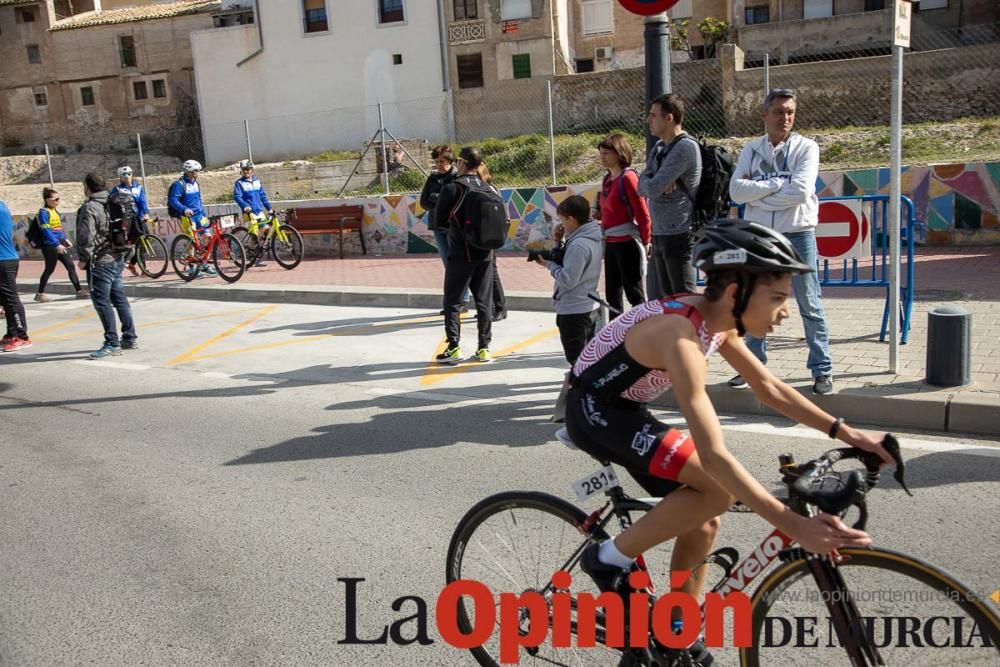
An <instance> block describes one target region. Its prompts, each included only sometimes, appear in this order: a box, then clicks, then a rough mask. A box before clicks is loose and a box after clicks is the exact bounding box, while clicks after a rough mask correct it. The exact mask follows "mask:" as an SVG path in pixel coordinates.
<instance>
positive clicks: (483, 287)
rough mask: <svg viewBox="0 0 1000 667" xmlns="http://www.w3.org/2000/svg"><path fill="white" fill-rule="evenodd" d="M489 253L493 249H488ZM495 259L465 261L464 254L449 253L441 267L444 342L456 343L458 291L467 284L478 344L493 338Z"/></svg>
mask: <svg viewBox="0 0 1000 667" xmlns="http://www.w3.org/2000/svg"><path fill="white" fill-rule="evenodd" d="M490 254H491V255H492V254H494V253H490ZM495 261H496V260H495V259H494V258H493V257H486V258H484V259H482V260H473V261H471V262H470V261H467V260H466V259H465V258H464V257H461V256H459V257H454V256H453V257H450V258H448V264H447V265H445V269H444V332H445V335H446V336H447V337H448V345H449V346H450V347H454V346H455V345H458V342H459V341H460V340H461V336H462V319H461V316H460V314H459V310H460V308H461V306H462V292H464V291H465V288H466V287H468V288H469V289H471V290H472V298H473V299H475V300H476V326H477V328H478V330H479V347H489V346H490V341H491V340H492V339H493V274H494V272H493V265H494V262H495Z"/></svg>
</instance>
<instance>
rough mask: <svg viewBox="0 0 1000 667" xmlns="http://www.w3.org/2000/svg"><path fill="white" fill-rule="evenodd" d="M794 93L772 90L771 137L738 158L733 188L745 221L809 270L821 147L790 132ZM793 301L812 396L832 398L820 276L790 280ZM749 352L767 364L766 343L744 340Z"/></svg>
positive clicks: (767, 108) (767, 110) (768, 108)
mask: <svg viewBox="0 0 1000 667" xmlns="http://www.w3.org/2000/svg"><path fill="white" fill-rule="evenodd" d="M795 110H796V99H795V92H794V91H791V90H787V89H778V90H772V91H770V92H769V93H768V95H767V97H766V98H765V100H764V113H763V116H764V127H765V129H766V130H767V134H766V135H764V136H763V137H761V138H759V139H755V140H753V141H751V142H750V143H749V144H747V145H746V146H744V147H743V150H742V151H741V152H740V158H739V161H738V162H737V163H736V169H735V171H734V172H733V177H732V180H731V181H730V184H729V194H730V196H731V197H732V199H733V202H734V203H735V204H737V205H738V204H745V205H746V211H745V212H744V214H743V218H744V219H745V220H752V221H753V222H757V223H760V224H762V225H765V226H767V227H770V228H772V229H774V230H777V231H779V232H781V233H782V234H784V235H785V236H787V237H788V240H789V241H791V243H792V245H793V246H795V249H796V250H797V251H798V253H799V255H800V256H801V257H802V261H803V262H805V263H806V264H809V265H814V264H815V263H816V256H817V252H816V225H817V224H818V223H819V218H818V212H819V199H818V198H817V197H816V177H817V175H818V173H819V146H817V145H816V142H815V141H813V140H812V139H806V138H805V137H803V136H802V135H799V134H796V133H794V132H792V126H793V125H794V124H795ZM792 288H793V290H794V292H795V300H796V301H797V302H798V306H799V314H801V316H802V323H803V324H804V325H805V334H806V343H807V344H808V346H809V360H808V362H807V363H806V366H807V367H808V368H809V370H810V371H811V372H812V377H813V393H814V394H830V393H832V392H833V360H832V359H831V358H830V332H829V329H828V327H827V323H826V313H825V311H824V310H823V297H822V294H821V291H820V285H819V274H818V273H815V272H814V273H807V274H802V275H796V276H794V277H793V278H792ZM746 343H747V347H749V348H750V350H751V351H752V352H753V353H754V354H755V355H756V356H757V358H758V359H760V360H761V362H763V363H767V344H766V339H764V338H754V337H753V336H749V335H748V336H747V337H746ZM729 386H731V387H733V388H736V389H742V388H744V387H746V386H747V383H746V381H745V380H744V379H743V378H742V377H740V376H739V375H737V376H736V377H734V378H733V379H732V380H730V381H729Z"/></svg>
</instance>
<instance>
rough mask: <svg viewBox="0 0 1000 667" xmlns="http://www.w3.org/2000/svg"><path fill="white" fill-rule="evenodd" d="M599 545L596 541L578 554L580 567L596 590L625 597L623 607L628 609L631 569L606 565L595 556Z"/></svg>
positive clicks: (630, 590)
mask: <svg viewBox="0 0 1000 667" xmlns="http://www.w3.org/2000/svg"><path fill="white" fill-rule="evenodd" d="M600 548H601V545H600V544H598V543H597V542H594V543H593V544H591V545H589V546H588V547H587V548H586V549H584V550H583V553H582V554H581V555H580V569H581V570H583V571H584V572H586V573H587V574H588V575H589V576H590V578H591V579H593V580H594V583H595V584H597V588H598V590H600V591H601V592H602V593H618V594H619V595H621V596H622V597H623V598H625V601H626V604H625V608H626V609H628V595H629V593H631V592H632V587H631V586H630V585H629V583H628V575H629V573H630V572H631V570H623V569H621V568H620V567H617V566H615V565H608V564H607V563H604V562H602V561H601V559H600V558H598V557H597V553H598V551H599V550H600Z"/></svg>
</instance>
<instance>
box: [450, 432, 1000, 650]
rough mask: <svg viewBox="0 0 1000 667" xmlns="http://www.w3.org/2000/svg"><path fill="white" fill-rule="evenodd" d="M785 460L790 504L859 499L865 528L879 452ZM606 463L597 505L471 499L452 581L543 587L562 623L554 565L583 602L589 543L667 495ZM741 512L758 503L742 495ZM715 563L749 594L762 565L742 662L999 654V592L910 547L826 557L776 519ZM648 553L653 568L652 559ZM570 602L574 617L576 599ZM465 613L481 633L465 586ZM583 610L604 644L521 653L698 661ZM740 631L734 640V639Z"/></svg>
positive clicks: (728, 587)
mask: <svg viewBox="0 0 1000 667" xmlns="http://www.w3.org/2000/svg"><path fill="white" fill-rule="evenodd" d="M566 444H570V446H572V445H571V443H566ZM885 447H886V449H887V450H888V451H889V452H890V453H891V454H892V456H893V458H894V459H895V461H896V470H895V473H894V476H895V478H896V480H897V481H898V482H899V483H900V485H901V486H902V487H903V489H904V490H906V485H905V482H904V463H903V459H902V456H901V455H900V451H899V444H898V443H897V442H896V440H895V438H893V437H892V436H887V438H886V441H885ZM847 459H859V460H860V461H861V462H862V463H863V464H864V466H865V470H866V471H865V473H862V472H861V471H860V470H852V471H847V472H838V471H835V470H834V469H833V466H834V464H836V463H837V462H838V461H843V460H847ZM779 461H780V467H779V473H780V475H781V479H782V482H783V484H784V486H785V488H786V489H787V498H786V499H785V500H784V502H786V503H787V505H788V506H789V507H790V508H791V509H792V510H794V511H795V512H797V513H799V514H801V515H803V516H813V515H815V514H816V513H817V512H819V511H824V512H829V513H831V514H837V515H840V516H842V517H843V516H845V515H846V514H847V513H848V511H850V510H852V508H855V507H856V508H858V510H859V512H860V516H859V517H858V520H857V522H856V523H855V527H857V528H861V529H863V528H864V526H865V524H866V522H867V519H868V509H867V503H866V494H867V492H868V491H869V490H871V489H872V488H874V487H875V486H876V484H877V483H878V480H879V467H880V459H879V458H878V456H876V455H874V454H871V453H868V452H864V451H862V450H859V449H855V448H841V449H834V450H830V451H828V452H826V453H825V454H823V455H822V456H820V457H819V458H817V459H815V460H813V461H809V462H807V463H804V464H796V463H795V461H794V460H793V458H792V456H791V455H790V454H785V455H782V456H781V457H779ZM601 464H602V466H603V467H602V468H601V470H599V471H598V472H597V473H595V474H593V475H590V476H588V477H587V478H585V479H584V480H581V481H580V482H578V483H577V485H575V486H577V488H578V495H581V496H587V495H589V496H593V495H595V494H596V495H601V494H603V495H605V496H606V497H607V501H606V502H605V503H604V505H603V506H602V507H601V508H600V509H598V510H596V511H594V512H592V513H590V514H587V513H585V512H584V511H583V510H581V509H580V508H579V507H577V506H575V505H573V504H571V503H569V502H567V501H565V500H562V499H560V498H557V497H555V496H552V495H549V494H546V493H538V492H532V491H512V492H508V493H500V494H497V495H494V496H491V497H489V498H486V499H485V500H483V501H482V502H480V503H479V504H477V505H476V506H475V507H473V508H472V509H471V510H469V512H468V513H466V515H465V516H464V517H463V518H462V520H461V521H460V522H459V524H458V527H457V528H456V529H455V532H454V534H453V535H452V539H451V543H450V545H449V548H448V562H447V575H446V576H447V581H448V582H449V583H451V582H453V581H457V580H459V579H474V580H477V581H480V582H482V583H484V584H485V585H486V586H487V587H489V588H490V590H492V591H494V593H495V594H496V593H499V592H516V593H523V592H525V591H536V592H538V593H540V594H542V596H543V597H544V598H545V599H546V600H547V601H548V602H549V611H550V619H549V620H550V622H551V620H552V616H551V610H552V603H551V601H552V599H553V594H554V593H556V592H557V589H556V588H555V587H554V586H553V584H552V580H551V577H552V575H553V574H554V573H555V572H557V571H560V570H563V571H566V572H569V573H570V574H571V575H572V578H573V584H572V588H571V589H570V592H571V593H572V594H573V599H574V600H576V599H577V595H578V594H579V593H591V594H596V593H597V591H596V587H595V586H594V584H593V582H592V581H591V580H590V578H589V577H588V576H587V575H586V574H585V573H584V572H583V571H582V570H581V569H580V568H579V567H578V564H579V559H580V556H581V554H582V553H583V550H584V549H585V548H586V547H587V545H589V544H590V543H592V542H594V541H603V540H605V539H608V537H609V532H608V531H609V529H610V528H611V526H612V523H617V525H618V527H619V528H620V529H622V530H623V529H625V528H626V527H628V526H630V525H631V524H632V514H633V513H635V512H646V511H648V510H650V509H651V508H652V507H653V506H654V505H655V504H656V503H657V502H658V501H659V499H658V498H632V497H629V496H628V495H627V494H626V493H625V492H624V491H623V490H622V488H621V487H620V486H619V485H618V481H617V476H616V475H615V472H614V469H613V468H612V467H611V466H610V465H609V464H608V462H607V461H601ZM907 493H909V491H908V490H907ZM732 511H739V512H748V511H749V510H748V509H747V508H745V507H742V506H741V505H739V504H737V506H735V507H734V508H733V510H732ZM705 562H706V563H709V564H711V565H715V566H718V567H721V568H722V571H723V576H722V577H721V578H720V580H719V581H718V583H717V584H716V585H715V586H714V587H713V588H712V589H711V591H712V592H714V593H719V594H723V593H729V592H735V591H746V592H747V593H748V594H749V591H748V588H749V587H750V584H751V583H752V582H753V581H754V580H756V579H757V578H758V577H759V576H762V575H763V579H762V580H761V581H760V583H759V584H758V585H757V586H756V588H755V589H754V590H753V593H752V596H751V604H752V634H751V640H752V644H751V645H750V646H748V647H745V648H742V649H740V664H741V665H744V666H747V667H761V666H762V667H772V666H782V667H783V666H785V665H803V666H805V665H808V666H810V667H812V666H814V665H851V666H852V667H875V666H885V665H892V666H896V665H904V666H905V667H916V666H928V667H930V666H932V665H933V666H937V665H963V666H964V665H984V666H985V665H993V666H995V665H998V664H1000V616H998V614H997V610H996V608H995V607H994V606H993V605H992V603H991V602H990V601H989V600H988V599H987V598H986V597H985V596H980V595H977V594H976V593H975V592H974V591H972V590H971V589H969V588H968V587H967V586H965V585H964V584H962V583H961V582H959V581H958V580H957V579H955V577H953V576H951V575H950V574H948V573H946V572H944V571H943V570H941V569H939V568H937V567H935V566H933V565H930V564H928V563H925V562H924V561H921V560H919V559H917V558H914V557H912V556H908V555H906V554H903V553H899V552H896V551H891V550H889V549H880V548H845V549H840V550H839V551H838V553H837V555H836V556H817V555H815V554H810V553H807V552H805V551H804V550H803V549H801V548H799V547H796V546H795V544H794V543H793V541H792V539H791V538H789V537H788V536H786V535H784V534H783V533H782V532H781V531H779V530H773V532H771V533H770V534H769V535H768V536H767V537H766V538H765V539H764V540H763V541H762V542H761V543H760V545H759V546H758V547H757V548H756V549H755V550H754V551H753V552H751V553H750V554H749V555H748V556H747V557H746V558H745V559H743V560H740V556H739V553H738V552H737V551H736V549H733V548H731V547H723V548H721V549H718V550H716V551H715V552H713V553H712V554H711V555H710V556H709V557H708V558H707V559H706V561H705ZM637 565H638V566H639V567H640V568H641V569H643V570H646V571H647V573H648V569H647V565H648V564H647V563H646V562H645V561H644V560H643V559H642V558H640V559H639V560H638V562H637ZM650 576H651V577H652V575H650ZM654 583H655V582H654ZM558 592H563V590H562V589H560V590H559V591H558ZM647 592H649V593H650V610H651V611H652V607H653V605H654V604H655V599H656V598H655V595H653V594H652V591H647ZM572 610H573V613H574V615H575V614H576V612H577V606H576V605H575V604H574V606H573V609H572ZM457 611H458V621H459V625H460V627H461V629H462V630H463V631H464V632H470V631H471V629H472V628H473V625H472V620H473V617H474V616H473V614H474V611H473V608H472V606H471V602H469V601H468V600H466V599H464V598H463V599H462V601H460V602H459V604H458V610H457ZM702 611H703V613H704V612H705V607H704V606H703V608H702ZM654 618H655V617H654ZM577 620H580V621H581V622H585V623H588V624H592V623H596V637H597V639H598V645H597V646H596V647H594V648H579V647H577V646H575V645H574V646H570V647H568V648H554V647H552V646H551V644H550V643H543V644H542V645H540V646H538V647H537V648H531V649H524V651H523V653H522V662H529V661H532V660H533V661H535V662H536V663H538V664H542V663H544V664H558V665H657V666H662V667H672V666H674V665H688V664H691V663H690V656H689V655H688V654H687V653H686V652H684V651H676V650H672V649H668V648H665V647H663V646H662V645H660V644H659V643H658V642H657V641H656V640H655V638H654V637H653V636H652V634H650V641H649V643H648V645H647V646H646V647H643V648H640V649H616V648H610V647H608V646H606V645H604V641H605V639H606V628H605V626H604V621H605V620H606V619H605V617H604V615H603V614H597V615H596V617H594V616H593V615H592V614H591V615H588V616H587V618H586V619H581V618H580V617H577V616H574V619H573V623H572V632H573V634H574V635H575V634H576V632H577V630H578V626H577ZM521 623H522V625H521V627H520V628H519V631H520V632H521V633H522V634H523V633H525V632H527V628H528V617H527V615H526V614H522V617H521ZM625 636H628V633H627V630H626V635H625ZM731 639H732V638H727V645H731V644H730V643H729V642H731ZM472 654H473V655H474V656H475V658H476V660H477V661H478V662H479V664H481V665H498V664H499V647H498V642H497V638H496V636H495V635H494V637H492V638H491V639H490V641H489V642H488V643H487V644H485V645H483V646H481V647H478V648H474V649H472ZM845 655H846V659H845Z"/></svg>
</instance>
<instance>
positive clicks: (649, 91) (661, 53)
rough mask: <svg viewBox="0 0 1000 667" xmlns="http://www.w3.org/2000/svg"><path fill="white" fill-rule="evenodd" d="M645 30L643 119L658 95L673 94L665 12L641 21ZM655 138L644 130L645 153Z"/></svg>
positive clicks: (667, 25) (649, 149) (667, 24)
mask: <svg viewBox="0 0 1000 667" xmlns="http://www.w3.org/2000/svg"><path fill="white" fill-rule="evenodd" d="M643 23H645V26H646V27H645V29H644V31H643V38H644V40H645V49H646V108H645V109H644V110H643V117H645V115H646V112H647V111H649V106H650V103H651V102H652V101H653V100H654V99H655V98H657V97H659V96H660V95H665V94H667V93H670V92H673V90H672V87H671V83H670V21H669V20H668V19H667V14H666V12H662V13H660V14H654V15H653V16H647V17H646V18H645V20H644V21H643ZM656 141H657V137H654V136H653V135H651V134H649V130H648V128H647V130H646V153H647V154H648V153H649V151H651V150H653V146H654V145H655V144H656Z"/></svg>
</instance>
